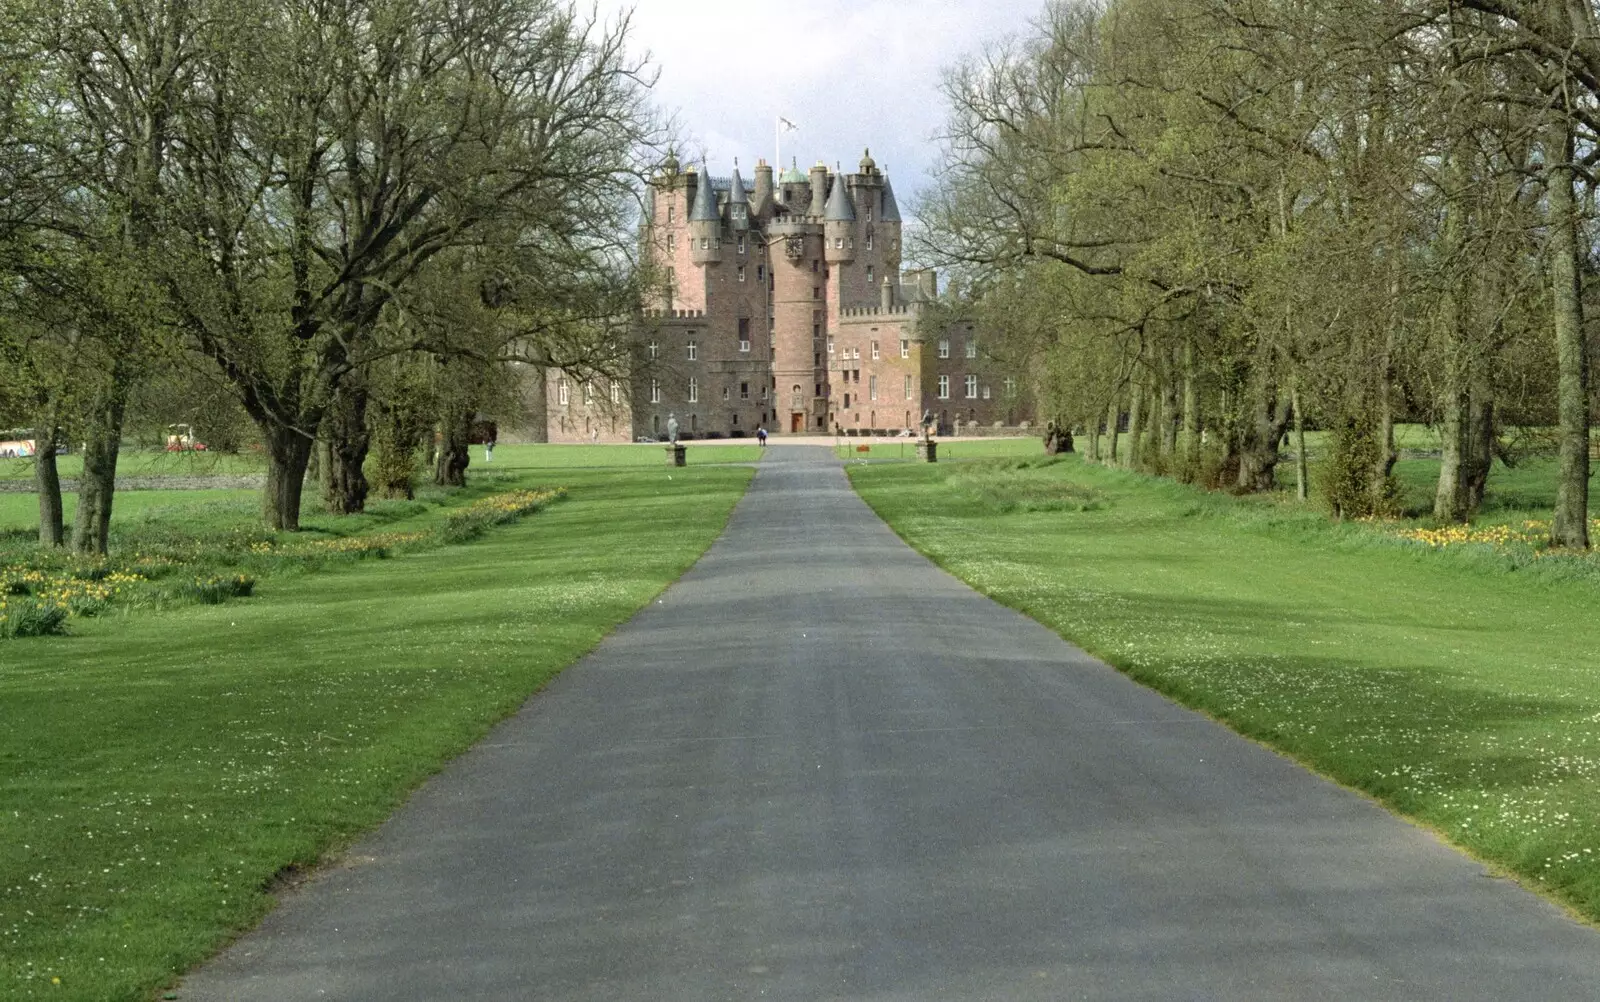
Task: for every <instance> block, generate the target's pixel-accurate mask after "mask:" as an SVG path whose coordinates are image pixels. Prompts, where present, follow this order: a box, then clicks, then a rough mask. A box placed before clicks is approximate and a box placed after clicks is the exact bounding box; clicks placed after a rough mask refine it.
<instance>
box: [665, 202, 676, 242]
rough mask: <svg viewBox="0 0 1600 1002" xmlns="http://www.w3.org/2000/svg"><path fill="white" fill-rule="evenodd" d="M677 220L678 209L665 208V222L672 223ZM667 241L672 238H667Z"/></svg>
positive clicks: (673, 207)
mask: <svg viewBox="0 0 1600 1002" xmlns="http://www.w3.org/2000/svg"><path fill="white" fill-rule="evenodd" d="M677 218H678V207H677V206H676V205H669V206H667V222H669V223H670V222H673V221H675V220H676V219H677ZM667 239H668V240H670V239H672V238H671V237H668V238H667Z"/></svg>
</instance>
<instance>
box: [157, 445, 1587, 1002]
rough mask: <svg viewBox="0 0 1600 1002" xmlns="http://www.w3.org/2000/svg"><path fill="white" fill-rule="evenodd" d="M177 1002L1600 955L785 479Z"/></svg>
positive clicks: (950, 986)
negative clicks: (672, 581) (655, 597)
mask: <svg viewBox="0 0 1600 1002" xmlns="http://www.w3.org/2000/svg"><path fill="white" fill-rule="evenodd" d="M662 531H663V532H670V531H672V527H671V526H670V525H664V526H662ZM178 997H179V998H181V999H186V1000H201V999H209V1000H219V1002H221V1000H227V1002H241V1000H271V1002H292V1000H300V999H337V1000H361V1002H368V1000H370V1002H406V1000H417V1002H422V1000H427V1002H435V1000H447V999H508V1000H509V999H563V1000H566V999H573V1000H577V999H584V1000H605V1002H617V1000H635V999H637V1000H685V1002H705V1000H714V999H795V1000H801V999H803V1000H816V999H871V1000H890V999H895V1000H906V1002H912V1000H917V1002H924V1000H939V999H993V1000H1002V999H1004V1000H1009V999H1050V1000H1055V999H1218V1000H1224V999H1225V1000H1241V999H1293V1000H1310V999H1340V1000H1344V999H1397V1000H1400V999H1403V1000H1424V999H1441V1000H1443V999H1448V1000H1452V1002H1460V1000H1468V999H1492V1000H1496V1002H1512V1000H1522V999H1530V1000H1532V999H1537V1000H1556V999H1595V998H1597V997H1600V933H1597V932H1596V931H1595V930H1593V929H1590V928H1588V927H1586V926H1583V925H1580V924H1578V923H1576V922H1574V921H1572V920H1571V919H1569V918H1568V917H1567V916H1566V915H1565V914H1563V913H1562V912H1561V911H1560V910H1558V909H1557V908H1555V907H1554V906H1552V905H1550V904H1548V903H1546V902H1544V901H1543V900H1541V899H1539V898H1537V897H1535V896H1534V895H1532V894H1530V893H1527V892H1526V891H1523V890H1522V889H1521V888H1519V887H1518V886H1516V885H1515V884H1513V883H1511V882H1509V881H1506V880H1502V879H1497V878H1494V877H1492V876H1491V875H1490V874H1488V873H1487V872H1486V871H1485V870H1484V868H1483V867H1482V866H1480V865H1479V864H1477V863H1474V862H1472V861H1470V860H1468V859H1466V858H1465V857H1463V856H1461V855H1460V854H1458V853H1457V852H1455V851H1454V850H1452V849H1450V848H1448V847H1446V846H1444V845H1442V844H1441V843H1440V842H1438V841H1437V840H1436V839H1435V838H1434V837H1433V836H1432V835H1430V834H1428V833H1426V832H1424V831H1421V830H1419V829H1417V828H1414V827H1412V826H1411V825H1408V824H1406V823H1405V822H1403V821H1399V820H1397V819H1395V818H1394V817H1392V816H1391V815H1389V814H1387V813H1386V812H1384V811H1383V810H1382V809H1380V808H1378V807H1377V806H1375V805H1374V804H1372V803H1371V802H1369V801H1367V800H1365V799H1363V798H1362V797H1360V796H1357V795H1356V794H1353V793H1350V792H1347V791H1345V790H1342V789H1340V788H1338V787H1336V786H1334V785H1333V784H1331V783H1328V782H1326V781H1324V780H1322V779H1319V778H1318V777H1316V776H1314V775H1312V774H1311V773H1308V772H1307V771H1305V770H1304V769H1302V768H1300V767H1299V766H1296V765H1294V764H1293V763H1291V762H1289V761H1287V760H1285V759H1283V758H1281V757H1279V756H1277V755H1275V754H1273V753H1272V752H1269V751H1266V750H1264V749H1262V748H1260V747H1258V746H1256V745H1254V744H1252V743H1250V742H1248V741H1245V740H1243V739H1241V738H1239V737H1236V736H1235V735H1233V734H1232V733H1230V732H1229V731H1227V730H1225V729H1224V728H1222V727H1220V726H1218V725H1216V724H1213V723H1211V722H1209V721H1207V720H1206V719H1204V718H1202V717H1200V716H1198V715H1196V714H1193V713H1190V712H1188V711H1186V710H1183V709H1180V708H1178V707H1177V706H1175V705H1173V704H1172V703H1169V702H1168V701H1166V700H1165V699H1163V698H1162V697H1160V696H1157V695H1155V694H1153V693H1151V692H1149V691H1147V690H1145V689H1142V688H1140V687H1139V686H1137V685H1135V684H1133V683H1132V682H1130V681H1128V680H1127V679H1125V678H1124V677H1122V676H1121V675H1118V674H1117V673H1115V672H1113V671H1112V670H1110V669H1109V668H1106V667H1105V666H1104V665H1102V664H1100V663H1098V662H1096V661H1094V660H1092V659H1090V658H1089V657H1088V656H1086V655H1085V654H1083V653H1082V652H1081V651H1078V650H1077V649H1075V648H1073V647H1071V646H1070V645H1068V644H1067V643H1065V642H1064V641H1062V640H1061V639H1060V638H1059V637H1057V636H1055V635H1054V634H1053V633H1051V632H1049V631H1048V630H1046V629H1044V628H1043V627H1041V626H1038V625H1036V624H1034V623H1033V622H1031V621H1029V620H1027V619H1025V618H1023V617H1022V616H1020V615H1017V614H1016V613H1013V612H1011V611H1009V610H1006V609H1004V608H1001V607H1000V606H998V605H995V604H994V603H992V602H990V601H989V600H987V599H985V598H983V597H982V596H980V595H978V594H977V593H976V592H974V591H972V590H971V589H969V588H967V587H966V586H965V585H963V584H961V583H960V582H958V581H956V580H954V579H953V578H951V577H949V576H948V575H946V574H944V573H943V572H942V571H940V570H938V569H937V568H935V567H934V566H932V565H931V564H930V563H928V562H927V561H926V560H924V559H923V558H922V557H920V556H918V555H917V554H916V553H914V552H913V551H912V550H911V549H910V548H908V547H907V546H905V545H904V544H903V543H902V542H901V541H900V540H899V539H898V538H897V537H896V536H895V535H894V534H893V533H892V532H890V531H889V529H888V528H887V527H886V526H885V525H884V524H883V523H882V522H881V521H879V520H878V518H877V517H876V516H874V515H873V514H872V512H871V511H870V509H868V508H867V507H866V505H865V504H863V503H862V502H861V501H860V500H859V499H858V498H857V497H856V496H855V495H854V494H853V493H852V492H851V490H850V488H849V486H848V484H847V482H846V480H845V477H844V474H843V472H842V470H841V467H840V464H839V462H838V461H837V460H836V459H835V458H834V457H833V456H832V454H831V453H829V452H828V451H827V450H824V449H816V448H800V447H785V446H782V445H774V446H772V447H770V449H769V452H768V455H767V458H766V461H765V462H764V463H763V464H762V465H761V468H760V472H759V474H758V475H757V477H756V480H755V482H754V484H753V486H752V488H751V491H750V493H749V495H748V496H747V497H746V498H745V499H744V501H743V502H741V504H740V506H739V507H738V509H737V510H736V512H735V513H734V516H733V519H732V521H731V523H730V524H729V526H728V530H727V532H726V534H725V535H724V536H723V537H722V538H721V539H720V540H719V541H718V542H717V544H716V545H715V546H714V547H713V548H712V549H711V550H710V551H709V552H708V553H707V555H706V556H705V558H704V559H703V560H702V561H701V562H700V564H699V565H698V566H696V567H695V568H694V569H693V570H692V571H690V572H689V574H688V575H686V576H685V577H684V578H683V579H682V580H681V581H680V582H678V583H677V584H676V585H674V586H673V587H672V588H671V589H669V590H668V591H667V592H666V593H665V594H664V595H662V596H661V599H660V601H659V602H657V603H655V604H652V605H651V606H650V607H649V608H647V609H646V610H644V611H643V612H641V613H640V614H639V615H638V616H637V617H636V618H634V619H633V620H632V621H631V622H629V623H628V624H627V625H625V626H623V627H622V628H621V629H619V630H618V631H617V632H616V633H615V634H614V635H613V636H612V637H610V638H609V639H608V640H607V641H606V642H605V643H604V644H602V645H601V647H600V648H599V649H597V650H596V651H595V652H594V653H593V654H592V655H590V656H589V657H587V658H585V659H584V660H583V661H581V662H580V663H578V664H577V665H575V666H573V667H572V668H570V669H569V670H568V671H567V672H566V673H565V674H563V675H562V676H561V677H560V678H559V679H557V680H556V682H555V683H554V684H552V685H551V686H550V687H549V688H548V689H547V690H546V691H545V692H544V693H542V694H541V695H539V696H538V697H536V698H535V699H533V700H531V701H530V702H529V703H528V705H527V706H526V707H525V708H524V709H523V710H522V711H521V712H520V713H519V714H518V715H517V716H516V717H514V718H513V719H512V720H510V721H508V722H507V723H506V724H504V725H503V726H502V727H500V728H499V729H498V730H497V731H495V732H494V733H493V734H492V735H491V736H490V737H489V738H488V739H487V740H486V741H485V742H484V743H482V744H481V745H479V746H478V747H477V748H475V749H474V750H473V751H471V752H470V753H468V754H467V755H465V756H463V757H462V758H461V759H459V760H458V761H457V762H455V763H454V764H453V765H452V766H450V767H449V768H448V769H446V770H445V771H444V772H443V773H442V774H441V775H439V776H438V777H437V778H435V779H434V780H433V781H431V782H430V783H428V784H427V785H426V786H425V787H424V788H423V789H421V790H420V791H419V792H418V793H417V794H416V796H415V797H414V798H413V799H412V801H411V802H410V803H409V804H408V805H407V806H405V807H404V808H403V809H402V810H400V811H399V812H398V813H397V814H396V815H395V816H394V817H393V818H392V819H391V820H390V821H389V822H388V823H387V824H386V825H385V826H384V827H383V828H382V829H381V830H379V831H378V832H377V833H375V834H374V835H373V836H372V837H371V838H370V839H368V840H366V841H365V842H364V843H363V844H361V845H359V846H357V847H356V849H355V850H354V851H353V852H352V854H351V862H350V863H349V864H347V865H344V866H339V867H335V868H332V869H330V870H329V871H327V872H325V873H323V874H321V875H320V876H319V877H317V878H316V879H314V880H313V881H311V882H310V883H309V884H308V885H307V886H306V887H304V888H302V889H300V890H299V891H297V892H294V893H292V894H290V895H288V896H287V898H286V900H285V901H284V902H283V904H282V906H281V907H279V908H278V910H277V911H276V912H274V913H273V914H272V915H271V916H270V917H269V918H268V919H267V920H266V921H265V922H264V923H263V924H262V926H261V927H260V929H258V930H257V931H256V932H254V933H252V934H250V935H248V936H245V937H244V938H243V939H241V940H240V941H239V942H238V943H236V944H235V945H234V946H233V947H231V948H230V949H228V950H227V951H226V952H224V953H223V954H222V955H221V956H220V957H218V958H217V959H216V960H215V961H213V962H212V963H211V964H209V965H207V966H206V967H204V968H202V969H201V970H199V971H198V972H196V973H194V974H192V975H191V976H190V977H189V978H188V979H187V980H186V982H185V984H184V986H183V987H182V989H181V990H180V991H179V992H178Z"/></svg>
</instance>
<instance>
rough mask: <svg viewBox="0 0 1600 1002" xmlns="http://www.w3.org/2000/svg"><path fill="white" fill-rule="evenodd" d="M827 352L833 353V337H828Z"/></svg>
mask: <svg viewBox="0 0 1600 1002" xmlns="http://www.w3.org/2000/svg"><path fill="white" fill-rule="evenodd" d="M828 354H830V355H832V354H833V338H831V337H830V338H829V339H828Z"/></svg>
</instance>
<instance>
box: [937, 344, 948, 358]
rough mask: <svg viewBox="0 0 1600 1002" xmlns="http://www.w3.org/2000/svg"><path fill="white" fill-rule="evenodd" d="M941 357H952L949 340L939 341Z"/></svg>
mask: <svg viewBox="0 0 1600 1002" xmlns="http://www.w3.org/2000/svg"><path fill="white" fill-rule="evenodd" d="M939 357H940V358H949V357H950V342H949V341H940V342H939Z"/></svg>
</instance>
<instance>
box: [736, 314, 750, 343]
mask: <svg viewBox="0 0 1600 1002" xmlns="http://www.w3.org/2000/svg"><path fill="white" fill-rule="evenodd" d="M739 350H740V351H749V350H750V318H749V317H740V318H739Z"/></svg>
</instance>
